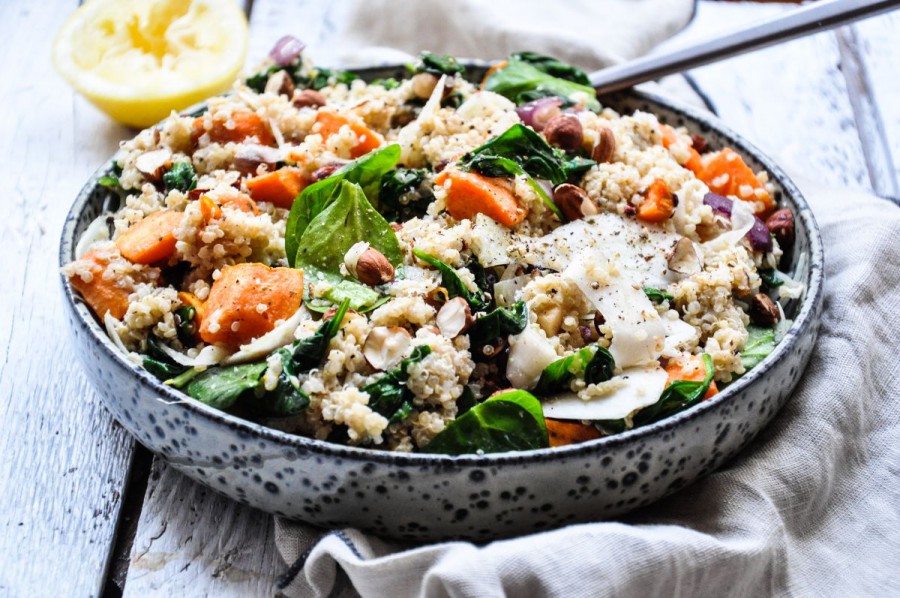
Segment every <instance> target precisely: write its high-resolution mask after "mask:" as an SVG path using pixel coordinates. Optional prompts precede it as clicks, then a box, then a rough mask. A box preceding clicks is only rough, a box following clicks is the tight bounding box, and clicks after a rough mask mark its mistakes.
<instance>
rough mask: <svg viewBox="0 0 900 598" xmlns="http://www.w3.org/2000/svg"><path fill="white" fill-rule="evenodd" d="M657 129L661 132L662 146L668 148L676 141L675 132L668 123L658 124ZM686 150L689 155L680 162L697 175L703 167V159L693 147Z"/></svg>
mask: <svg viewBox="0 0 900 598" xmlns="http://www.w3.org/2000/svg"><path fill="white" fill-rule="evenodd" d="M659 129H660V131H661V133H662V144H663V147H665V148H666V149H669V148H670V147H671V146H672V144H673V143H676V142H677V141H678V135H677V134H676V133H675V129H673V128H672V127H670V126H668V125H660V126H659ZM688 151H689V152H690V153H691V157H690V158H688V160H687V162H685V163H684V164H682V166H684V167H685V168H687V169H688V170H690V171H691V172H693V173H694V174H695V175H697V176H699V175H700V172H701V170H702V169H703V160H702V158H701V157H700V153H699V152H698V151H697V150H695V149H694V148H693V147H690V148H688Z"/></svg>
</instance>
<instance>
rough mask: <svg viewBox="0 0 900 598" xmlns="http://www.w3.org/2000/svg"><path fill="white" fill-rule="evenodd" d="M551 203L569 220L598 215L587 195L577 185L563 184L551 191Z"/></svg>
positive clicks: (595, 207)
mask: <svg viewBox="0 0 900 598" xmlns="http://www.w3.org/2000/svg"><path fill="white" fill-rule="evenodd" d="M553 203H555V204H556V205H557V207H559V209H560V210H562V213H563V214H565V215H566V218H567V219H569V220H579V219H581V218H584V217H585V216H592V215H594V214H597V213H599V210H598V209H597V206H596V205H595V204H594V202H593V201H592V200H591V198H590V197H588V194H587V193H586V192H585V191H584V189H582V188H581V187H579V186H577V185H571V184H569V183H563V184H562V185H560V186H558V187H557V188H556V189H554V190H553Z"/></svg>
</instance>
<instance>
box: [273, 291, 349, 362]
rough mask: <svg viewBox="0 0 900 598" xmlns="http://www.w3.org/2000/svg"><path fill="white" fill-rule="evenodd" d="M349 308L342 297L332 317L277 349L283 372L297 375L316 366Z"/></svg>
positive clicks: (347, 302)
mask: <svg viewBox="0 0 900 598" xmlns="http://www.w3.org/2000/svg"><path fill="white" fill-rule="evenodd" d="M349 308H350V300H349V299H344V301H343V302H342V303H341V305H340V307H338V309H337V311H336V312H335V313H334V317H332V318H331V319H329V320H326V321H325V322H323V323H322V324H321V325H320V326H319V328H318V330H316V331H315V332H314V333H313V334H312V335H310V336H308V337H306V338H302V339H299V340H296V341H294V342H293V343H291V344H290V345H288V346H287V347H282V348H281V349H278V350H277V351H276V353H278V355H279V356H280V357H281V363H282V365H283V366H284V368H283V369H284V372H285V373H286V374H287V375H288V376H298V375H300V374H302V373H304V372H308V371H309V370H311V369H313V368H315V367H317V366H318V365H319V364H320V363H321V362H322V360H323V359H324V358H325V353H326V352H327V351H328V344H329V343H330V342H331V339H333V338H334V337H335V336H336V335H337V333H338V331H339V330H340V329H341V322H343V321H344V316H345V315H346V314H347V310H348V309H349Z"/></svg>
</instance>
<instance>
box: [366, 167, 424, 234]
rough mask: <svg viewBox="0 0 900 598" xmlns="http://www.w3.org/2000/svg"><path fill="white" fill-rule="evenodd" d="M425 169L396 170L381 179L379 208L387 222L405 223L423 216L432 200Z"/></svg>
mask: <svg viewBox="0 0 900 598" xmlns="http://www.w3.org/2000/svg"><path fill="white" fill-rule="evenodd" d="M427 172H428V171H427V170H425V169H415V168H398V169H396V170H392V171H390V172H388V173H386V174H385V175H384V176H383V177H381V190H380V191H379V193H378V202H379V204H380V205H379V208H380V211H381V213H382V214H384V217H385V218H387V219H388V220H396V221H397V222H405V221H407V220H410V219H411V218H415V217H421V216H424V215H425V211H426V210H427V209H428V204H429V203H431V200H432V199H434V193H433V192H432V189H431V185H430V184H428V183H427V180H426V176H425V175H426V173H427Z"/></svg>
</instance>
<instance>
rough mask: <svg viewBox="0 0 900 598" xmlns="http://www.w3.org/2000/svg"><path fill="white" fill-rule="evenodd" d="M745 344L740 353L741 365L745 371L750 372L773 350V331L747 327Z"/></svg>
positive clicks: (771, 329)
mask: <svg viewBox="0 0 900 598" xmlns="http://www.w3.org/2000/svg"><path fill="white" fill-rule="evenodd" d="M747 332H748V333H749V334H748V336H747V342H746V344H745V345H744V350H743V351H741V363H742V364H743V365H744V369H745V370H748V371H749V370H750V369H752V368H754V367H756V366H757V365H759V362H761V361H762V360H763V359H765V358H766V357H767V356H768V355H769V353H771V352H772V351H774V350H775V329H774V328H760V327H758V326H749V327H748V328H747Z"/></svg>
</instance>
